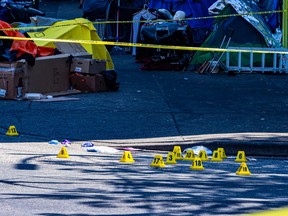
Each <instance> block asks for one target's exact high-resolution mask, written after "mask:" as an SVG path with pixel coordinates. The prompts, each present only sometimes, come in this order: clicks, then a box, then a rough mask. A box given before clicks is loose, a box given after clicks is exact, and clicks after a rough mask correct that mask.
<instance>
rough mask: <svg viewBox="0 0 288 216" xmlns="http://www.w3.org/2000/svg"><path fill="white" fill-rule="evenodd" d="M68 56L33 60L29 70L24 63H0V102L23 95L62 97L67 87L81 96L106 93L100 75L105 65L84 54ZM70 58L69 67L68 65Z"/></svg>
mask: <svg viewBox="0 0 288 216" xmlns="http://www.w3.org/2000/svg"><path fill="white" fill-rule="evenodd" d="M66 46H67V45H66ZM71 47H72V46H71ZM71 47H69V49H71ZM72 48H74V47H72ZM65 49H66V51H67V48H66V47H65ZM81 51H82V50H81ZM69 52H71V51H70V50H69V51H68V53H64V54H59V55H53V56H46V57H37V58H35V64H34V65H33V66H30V65H27V63H26V61H25V60H20V61H17V62H0V99H18V98H19V99H21V98H23V96H24V95H25V94H26V93H41V94H50V93H57V92H61V94H62V95H65V92H67V91H68V90H71V87H72V88H74V89H77V90H80V91H83V92H101V91H107V90H108V89H107V86H106V82H105V79H104V77H103V76H102V74H100V73H101V72H102V71H105V70H106V61H104V60H96V59H92V55H91V54H89V53H87V52H75V51H74V53H69ZM71 56H72V63H71V62H69V61H68V60H69V59H71Z"/></svg>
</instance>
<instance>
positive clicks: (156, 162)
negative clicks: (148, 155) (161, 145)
mask: <svg viewBox="0 0 288 216" xmlns="http://www.w3.org/2000/svg"><path fill="white" fill-rule="evenodd" d="M150 166H151V167H159V168H163V167H166V165H165V163H164V161H163V158H162V156H161V155H155V156H154V159H153V161H152V163H151V164H150Z"/></svg>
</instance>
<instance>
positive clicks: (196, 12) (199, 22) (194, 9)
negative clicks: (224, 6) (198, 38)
mask: <svg viewBox="0 0 288 216" xmlns="http://www.w3.org/2000/svg"><path fill="white" fill-rule="evenodd" d="M215 1H216V0H205V1H191V0H150V3H149V5H148V6H149V8H153V9H162V8H163V9H167V10H169V11H174V12H176V11H177V10H182V11H184V12H185V13H186V18H197V17H208V16H209V14H208V8H209V7H210V6H211V5H212V4H213V3H214V2H215ZM187 22H188V23H189V25H190V27H191V28H210V29H212V23H213V19H212V18H211V19H210V18H209V19H192V20H187Z"/></svg>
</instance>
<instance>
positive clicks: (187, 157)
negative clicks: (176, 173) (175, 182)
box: [183, 149, 195, 161]
mask: <svg viewBox="0 0 288 216" xmlns="http://www.w3.org/2000/svg"><path fill="white" fill-rule="evenodd" d="M194 158H195V154H194V151H193V150H192V149H189V150H187V152H186V154H185V156H184V158H183V160H191V161H193V160H194Z"/></svg>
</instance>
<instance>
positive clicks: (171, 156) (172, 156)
mask: <svg viewBox="0 0 288 216" xmlns="http://www.w3.org/2000/svg"><path fill="white" fill-rule="evenodd" d="M176 163H177V162H176V159H175V154H174V152H168V155H167V158H166V164H176Z"/></svg>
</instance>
